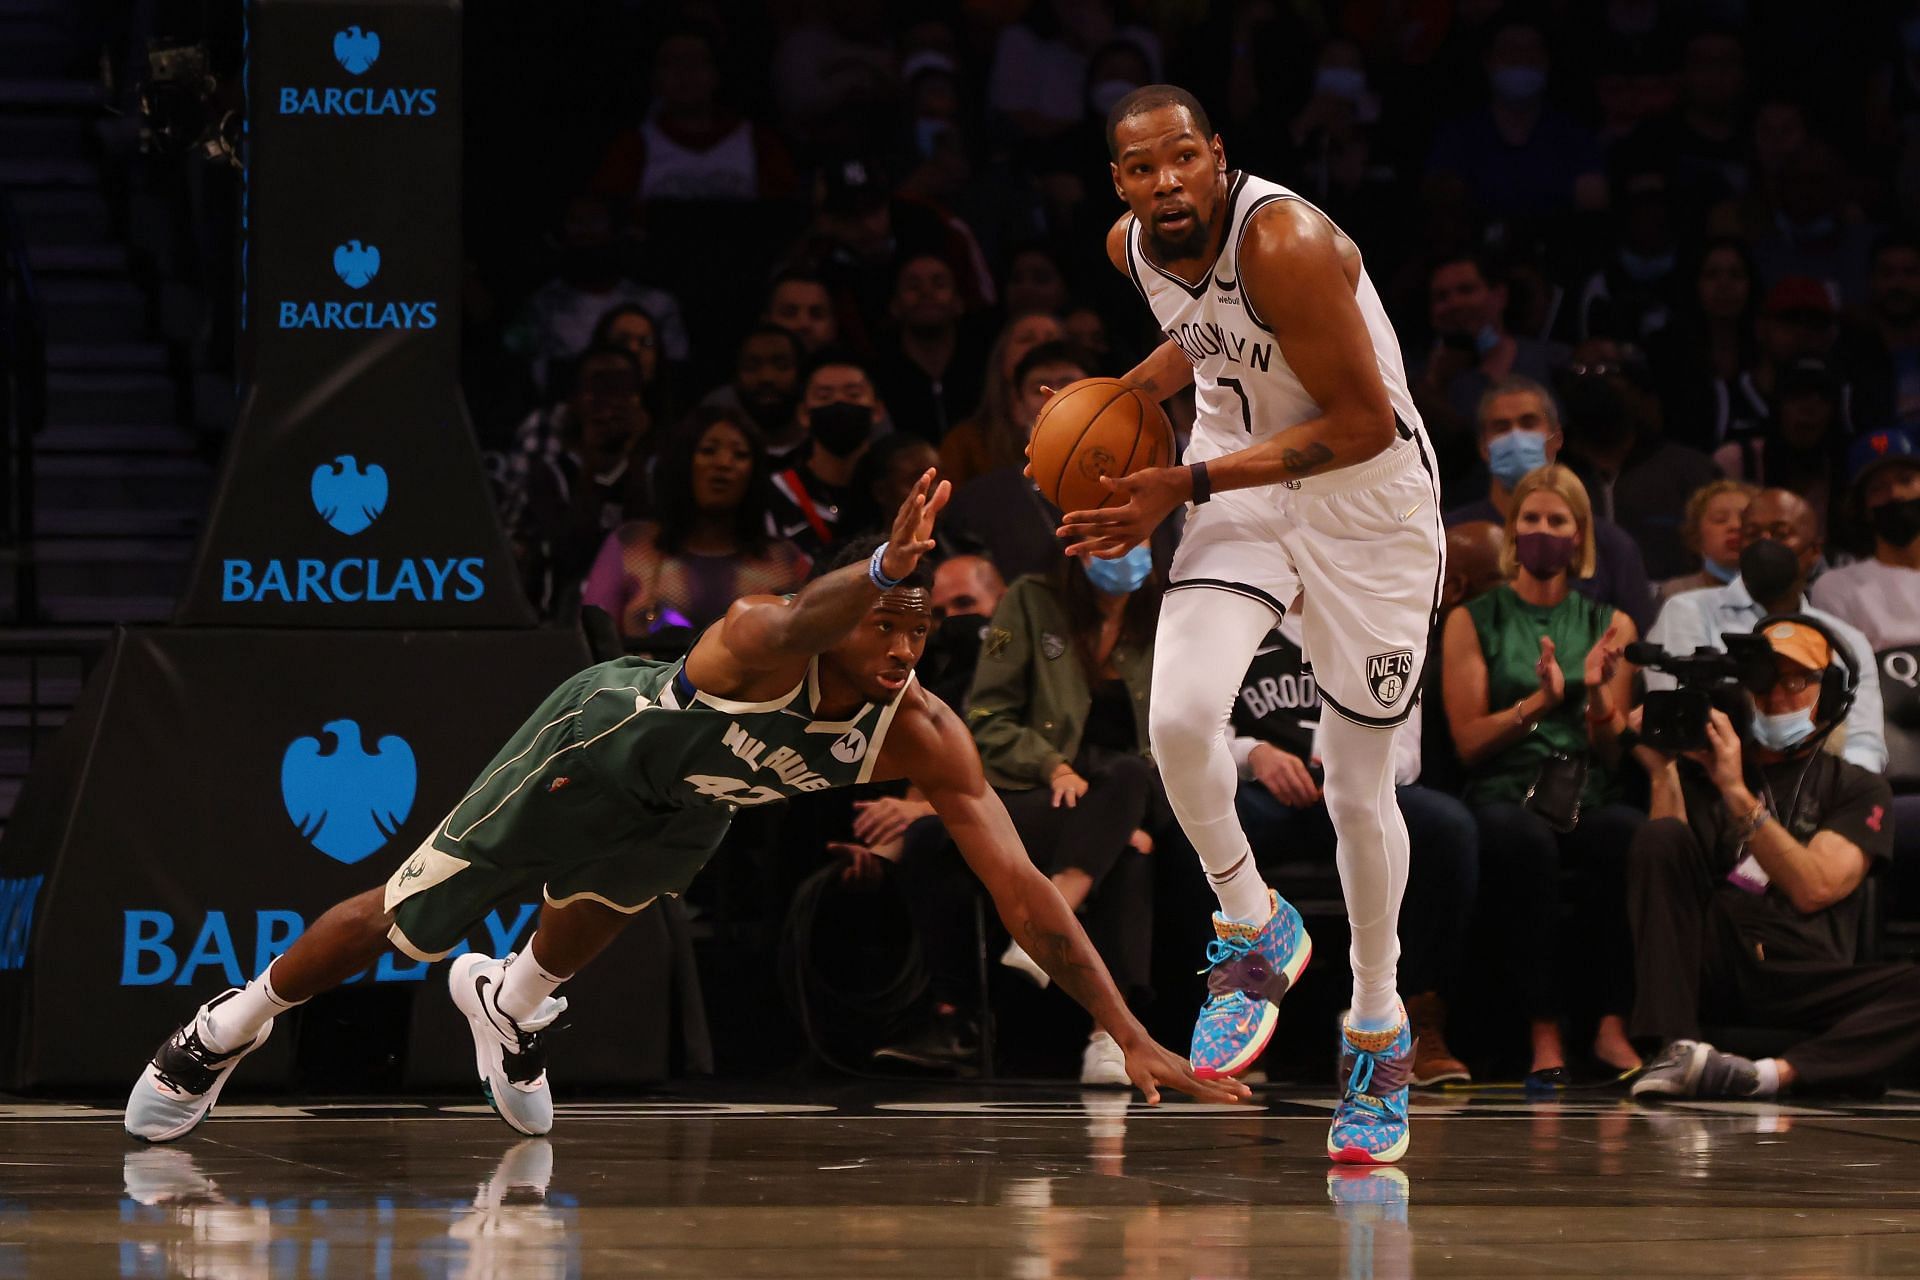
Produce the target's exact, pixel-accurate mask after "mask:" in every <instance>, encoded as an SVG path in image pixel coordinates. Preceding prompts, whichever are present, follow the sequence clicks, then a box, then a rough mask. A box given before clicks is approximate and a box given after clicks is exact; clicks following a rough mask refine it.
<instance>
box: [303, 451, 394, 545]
mask: <svg viewBox="0 0 1920 1280" xmlns="http://www.w3.org/2000/svg"><path fill="white" fill-rule="evenodd" d="M308 489H309V490H310V491H311V493H312V494H313V509H314V510H315V511H317V512H319V513H320V518H321V519H322V520H325V521H326V522H327V523H328V524H330V525H332V526H333V527H334V528H336V529H338V530H339V531H340V532H342V533H344V534H346V535H347V536H348V537H352V536H353V535H354V534H356V533H359V532H360V531H361V530H362V529H365V528H367V527H368V526H369V525H371V524H372V523H373V522H374V521H375V520H378V519H379V518H380V513H381V512H382V511H385V510H386V509H387V472H386V468H384V467H382V466H381V465H380V464H379V463H377V462H376V463H374V464H373V465H372V466H369V467H367V468H366V469H365V470H362V469H361V467H360V464H359V463H358V462H357V461H356V460H355V459H354V456H353V455H352V454H350V453H343V454H341V455H340V456H339V457H337V458H335V459H334V460H333V461H332V462H323V463H321V464H320V465H319V466H317V467H315V468H314V469H313V480H312V482H311V483H310V484H309V485H308Z"/></svg>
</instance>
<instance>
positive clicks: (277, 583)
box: [220, 453, 487, 604]
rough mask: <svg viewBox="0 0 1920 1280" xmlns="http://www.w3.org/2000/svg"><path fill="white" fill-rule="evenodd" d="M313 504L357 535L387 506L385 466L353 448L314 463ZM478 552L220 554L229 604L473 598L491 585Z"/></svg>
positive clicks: (223, 593)
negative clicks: (333, 556) (437, 555)
mask: <svg viewBox="0 0 1920 1280" xmlns="http://www.w3.org/2000/svg"><path fill="white" fill-rule="evenodd" d="M307 493H308V496H309V497H310V498H311V499H312V501H313V510H314V513H315V514H316V515H318V516H319V517H320V518H321V519H322V520H324V521H326V522H327V524H328V525H329V526H331V527H332V528H334V529H335V530H337V531H338V532H340V533H343V534H346V535H347V536H348V537H353V536H354V535H356V534H360V533H364V532H365V531H366V530H367V529H369V528H370V527H372V525H373V522H374V521H376V520H378V519H379V518H380V515H381V513H382V512H384V511H385V510H386V509H387V495H388V482H387V472H386V468H384V467H382V466H381V465H380V464H379V463H377V462H376V463H370V464H368V465H366V466H365V467H362V466H361V465H360V461H359V459H357V458H356V457H354V456H353V455H352V454H350V453H343V454H341V455H340V456H339V457H337V458H335V459H334V460H333V461H331V462H323V463H321V464H320V465H319V466H317V467H315V468H314V469H313V474H312V476H311V477H310V478H309V479H308V481H307ZM485 567H486V561H485V559H483V558H482V557H480V556H452V557H448V558H446V559H433V558H426V557H423V558H420V559H414V558H412V557H403V558H401V559H398V560H377V559H364V560H363V559H361V558H359V557H357V556H350V557H347V558H345V559H341V560H321V559H311V560H309V559H301V560H277V559H275V560H261V561H257V562H256V561H253V560H247V559H242V558H238V557H235V558H232V559H228V560H223V561H222V562H221V583H220V600H221V603H223V604H264V603H267V602H270V601H277V602H278V603H280V604H359V603H363V602H364V603H367V604H392V603H394V602H395V601H400V600H405V601H409V602H412V603H414V604H427V603H435V604H438V603H442V602H445V601H448V600H451V601H453V602H455V603H459V604H470V603H472V602H473V601H475V600H478V599H480V598H481V597H482V596H484V595H486V593H487V584H486V581H485V579H484V578H482V577H481V571H482V570H483V569H484V568H485Z"/></svg>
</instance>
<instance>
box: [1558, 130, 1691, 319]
mask: <svg viewBox="0 0 1920 1280" xmlns="http://www.w3.org/2000/svg"><path fill="white" fill-rule="evenodd" d="M1618 170H1619V172H1618V176H1617V178H1616V181H1615V183H1614V187H1615V199H1614V207H1615V213H1614V223H1615V226H1616V228H1617V239H1616V241H1615V243H1614V246H1613V249H1612V251H1611V253H1610V254H1609V256H1608V260H1607V262H1606V264H1605V265H1604V266H1602V267H1601V268H1600V269H1599V270H1598V271H1596V272H1594V273H1593V274H1592V275H1591V276H1589V277H1587V281H1586V283H1585V284H1584V285H1582V286H1581V288H1580V293H1579V303H1578V308H1579V310H1578V315H1579V329H1580V336H1581V337H1582V338H1594V337H1605V338H1614V339H1617V340H1618V341H1620V342H1632V343H1637V344H1641V345H1645V344H1646V343H1647V341H1648V340H1649V339H1651V338H1653V337H1654V336H1655V335H1656V334H1658V333H1659V332H1660V331H1661V330H1662V329H1664V328H1666V326H1667V323H1668V321H1669V320H1670V319H1671V318H1672V315H1673V309H1674V304H1675V302H1676V300H1677V296H1678V294H1679V291H1680V288H1681V278H1680V274H1679V270H1678V268H1679V265H1680V254H1679V247H1678V229H1677V228H1676V226H1675V225H1674V218H1673V211H1672V206H1671V200H1670V196H1669V193H1668V189H1667V175H1666V173H1665V172H1663V171H1662V170H1661V169H1659V168H1658V167H1656V166H1654V165H1652V164H1649V163H1646V162H1644V161H1641V162H1639V163H1624V162H1623V163H1622V164H1620V165H1619V166H1618Z"/></svg>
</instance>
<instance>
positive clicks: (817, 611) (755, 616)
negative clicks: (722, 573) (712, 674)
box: [690, 470, 953, 687]
mask: <svg viewBox="0 0 1920 1280" xmlns="http://www.w3.org/2000/svg"><path fill="white" fill-rule="evenodd" d="M935 474H936V473H935V472H933V471H931V470H929V471H928V472H927V473H926V474H924V475H922V476H921V477H920V479H919V480H918V481H916V482H915V483H914V486H913V491H912V492H911V493H909V494H908V495H907V500H906V501H905V502H903V503H901V504H900V511H899V513H898V514H897V515H895V516H894V519H893V529H892V532H891V533H889V534H888V537H887V545H886V549H885V551H884V552H883V553H882V555H881V557H880V566H879V570H880V573H881V575H882V576H883V577H886V578H888V579H900V578H904V577H906V576H907V575H908V574H910V573H912V572H913V570H914V568H915V566H917V565H918V564H919V563H920V557H921V556H924V555H925V554H927V552H929V551H931V550H933V547H934V542H933V523H934V519H935V518H936V517H937V516H938V515H939V514H940V511H941V509H942V508H943V507H945V506H946V505H947V499H948V498H949V497H951V496H952V493H953V489H952V486H951V485H949V484H948V483H947V482H946V481H944V480H942V481H941V482H940V485H939V487H938V488H934V487H933V478H934V476H935ZM870 568H871V567H870V566H869V565H865V564H854V565H848V566H847V567H846V568H844V569H836V570H835V571H834V572H832V573H829V574H824V575H822V576H821V577H818V578H815V579H814V580H813V581H812V582H809V583H808V584H807V585H806V586H805V587H803V588H801V590H800V593H799V594H798V595H796V596H794V597H793V598H792V599H790V600H787V599H781V598H779V597H777V596H748V597H746V598H744V599H741V600H737V601H735V602H734V605H733V607H732V608H730V609H728V610H727V616H726V618H725V619H724V620H723V621H722V622H721V624H720V626H719V627H718V628H717V629H716V633H715V634H716V635H717V638H718V648H719V649H720V650H721V651H722V652H719V653H712V654H703V655H701V657H702V662H701V665H702V666H703V667H708V666H709V665H711V666H719V665H721V663H722V662H723V661H724V662H725V663H726V664H728V665H729V666H730V667H733V668H735V670H736V671H737V672H738V673H744V672H747V671H752V670H755V669H764V668H765V667H766V666H767V665H769V664H772V663H778V662H781V661H783V660H787V659H792V658H798V657H810V656H812V655H813V654H816V653H820V652H822V651H824V650H826V649H830V648H832V647H833V646H834V645H836V644H838V643H839V642H840V641H841V640H842V639H843V638H844V637H845V636H846V634H847V633H848V632H849V631H851V630H853V628H854V627H855V625H857V624H858V623H859V621H860V619H862V618H864V617H865V616H866V615H867V610H869V609H871V608H872V607H873V602H874V601H875V600H876V599H877V598H878V597H879V595H880V590H881V588H880V585H879V584H878V583H877V582H875V581H874V579H873V574H872V573H871V572H870ZM702 647H704V641H703V645H702ZM696 652H698V650H696ZM690 661H691V660H690ZM733 673H734V672H726V673H719V674H720V678H721V680H722V682H724V681H725V678H726V676H727V675H728V674H733ZM690 674H691V675H692V676H693V678H694V680H695V682H696V683H698V682H699V680H700V673H698V672H692V673H690ZM703 687H704V686H703Z"/></svg>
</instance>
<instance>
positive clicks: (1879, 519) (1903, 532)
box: [1867, 498, 1920, 547]
mask: <svg viewBox="0 0 1920 1280" xmlns="http://www.w3.org/2000/svg"><path fill="white" fill-rule="evenodd" d="M1867 523H1868V524H1870V525H1872V526H1873V531H1874V533H1876V534H1878V535H1879V536H1880V538H1881V539H1882V540H1884V541H1885V542H1887V543H1889V544H1890V545H1892V546H1896V547H1906V546H1911V545H1912V543H1913V540H1914V539H1915V538H1920V498H1902V499H1901V500H1900V501H1898V502H1883V503H1881V504H1880V505H1879V506H1877V507H1875V508H1874V509H1873V510H1871V511H1869V512H1867Z"/></svg>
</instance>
